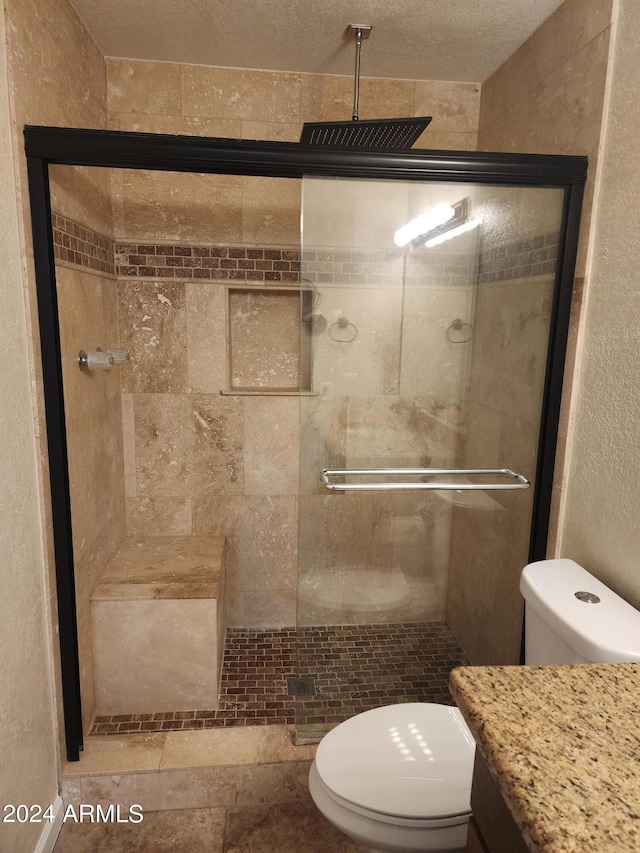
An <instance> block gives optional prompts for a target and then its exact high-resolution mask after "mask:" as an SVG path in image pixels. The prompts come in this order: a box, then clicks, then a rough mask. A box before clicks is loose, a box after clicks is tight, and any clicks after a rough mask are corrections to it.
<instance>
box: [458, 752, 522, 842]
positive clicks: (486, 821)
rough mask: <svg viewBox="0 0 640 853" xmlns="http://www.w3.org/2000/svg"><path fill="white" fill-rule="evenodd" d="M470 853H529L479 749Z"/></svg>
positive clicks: (476, 762) (470, 825)
mask: <svg viewBox="0 0 640 853" xmlns="http://www.w3.org/2000/svg"><path fill="white" fill-rule="evenodd" d="M471 811H472V812H473V817H472V818H471V820H470V821H469V831H468V835H467V848H466V850H467V853H528V851H529V848H528V847H527V845H526V844H525V842H524V839H523V838H522V833H521V831H520V829H519V828H518V825H517V824H516V822H515V820H514V819H513V817H512V815H511V812H510V811H509V809H508V808H507V806H506V804H505V801H504V800H503V798H502V794H501V793H500V790H499V789H498V786H497V784H496V783H495V781H494V779H493V777H492V775H491V773H490V772H489V768H488V767H487V765H486V762H485V760H484V758H483V757H482V755H481V754H480V751H479V750H476V758H475V763H474V765H473V782H472V786H471Z"/></svg>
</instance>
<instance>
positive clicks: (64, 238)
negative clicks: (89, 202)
mask: <svg viewBox="0 0 640 853" xmlns="http://www.w3.org/2000/svg"><path fill="white" fill-rule="evenodd" d="M51 224H52V226H53V256H54V258H55V260H56V261H66V262H67V263H70V264H77V265H78V266H81V267H87V268H88V269H92V270H97V271H98V272H103V273H108V274H110V275H114V274H115V264H114V241H113V240H110V239H109V238H108V237H104V236H103V235H102V234H98V232H97V231H93V230H92V229H91V228H85V226H84V225H80V224H79V223H78V222H74V221H73V219H68V218H67V217H66V216H62V215H61V214H59V213H52V214H51Z"/></svg>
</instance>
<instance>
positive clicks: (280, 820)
mask: <svg viewBox="0 0 640 853" xmlns="http://www.w3.org/2000/svg"><path fill="white" fill-rule="evenodd" d="M365 850H366V848H365V847H363V846H362V845H360V844H358V843H356V842H355V841H352V840H351V839H350V838H347V836H346V835H343V834H342V833H341V832H339V831H338V830H337V829H335V827H333V826H332V825H331V824H330V823H329V821H327V820H326V818H325V817H324V816H323V815H321V814H320V812H319V811H318V809H317V808H316V807H315V805H314V804H313V802H312V800H311V798H310V797H308V798H307V800H305V801H302V802H296V803H277V804H275V805H270V806H258V807H250V808H243V809H232V810H230V811H228V812H227V825H226V829H225V840H224V853H327V851H331V853H364V851H365Z"/></svg>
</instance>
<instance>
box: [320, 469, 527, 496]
mask: <svg viewBox="0 0 640 853" xmlns="http://www.w3.org/2000/svg"><path fill="white" fill-rule="evenodd" d="M480 474H482V475H487V474H488V475H493V476H495V477H499V476H502V477H506V478H507V479H506V480H502V481H498V482H495V481H494V482H489V483H469V482H460V481H456V480H429V481H428V482H419V483H416V482H410V483H407V482H402V481H400V482H391V483H388V482H384V483H382V482H375V481H374V482H368V483H335V482H331V480H330V478H332V477H410V476H413V477H452V476H453V477H455V476H459V477H467V476H469V475H480ZM322 482H323V484H324V486H325V488H326V489H329V490H330V491H339V492H346V491H367V490H368V491H373V490H378V489H380V490H385V491H396V490H402V491H406V490H411V489H456V490H465V491H467V490H477V491H481V490H486V489H494V490H498V489H500V490H502V489H528V488H530V487H531V483H530V482H529V480H527V478H526V477H524V476H523V475H522V474H518V473H517V472H516V471H512V470H511V468H342V469H337V470H328V469H326V468H325V469H324V470H323V472H322Z"/></svg>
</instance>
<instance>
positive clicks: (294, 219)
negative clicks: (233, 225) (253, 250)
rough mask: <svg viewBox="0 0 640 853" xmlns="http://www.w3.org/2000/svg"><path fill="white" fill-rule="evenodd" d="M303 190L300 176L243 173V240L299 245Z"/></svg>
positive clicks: (255, 242) (256, 242)
mask: <svg viewBox="0 0 640 853" xmlns="http://www.w3.org/2000/svg"><path fill="white" fill-rule="evenodd" d="M301 190H302V186H301V182H300V181H299V180H294V179H288V178H253V177H247V176H245V177H243V178H242V242H243V243H248V244H249V245H254V246H263V245H284V246H291V247H292V248H296V249H298V248H299V246H300V236H301V235H300V227H301V225H300V193H301ZM266 199H269V202H268V204H265V200H266Z"/></svg>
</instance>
